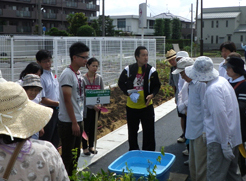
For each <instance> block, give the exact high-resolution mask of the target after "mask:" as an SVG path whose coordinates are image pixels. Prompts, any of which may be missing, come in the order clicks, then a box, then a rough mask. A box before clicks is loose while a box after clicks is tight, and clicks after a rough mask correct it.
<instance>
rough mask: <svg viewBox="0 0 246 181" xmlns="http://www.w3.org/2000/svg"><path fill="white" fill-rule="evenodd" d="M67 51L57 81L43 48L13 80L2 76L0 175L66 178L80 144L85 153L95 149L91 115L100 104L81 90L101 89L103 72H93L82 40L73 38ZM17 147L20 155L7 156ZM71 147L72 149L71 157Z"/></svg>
mask: <svg viewBox="0 0 246 181" xmlns="http://www.w3.org/2000/svg"><path fill="white" fill-rule="evenodd" d="M69 53H70V58H71V64H70V65H69V66H68V67H66V68H65V69H64V70H63V72H62V73H61V75H60V77H59V80H58V78H57V76H56V75H54V74H53V73H52V70H51V64H52V55H51V52H49V51H47V50H39V51H38V52H37V53H36V60H37V62H31V63H30V64H28V65H27V66H26V68H25V69H24V70H23V71H22V72H21V74H20V79H19V80H18V81H17V82H15V83H14V82H7V81H5V80H4V79H3V78H1V80H0V81H1V83H0V86H1V87H0V92H1V94H0V104H2V105H1V107H0V120H1V125H2V126H1V127H0V152H1V155H2V156H3V159H1V161H0V165H1V168H2V169H3V171H2V172H1V173H0V177H3V178H5V179H8V178H9V179H10V180H19V179H21V180H32V179H33V180H34V179H37V180H69V179H68V176H72V174H73V171H74V170H76V169H77V162H78V159H79V156H80V150H81V143H82V146H83V154H84V155H85V156H89V155H90V154H96V153H97V150H96V149H95V148H94V145H93V143H94V131H95V115H100V114H96V112H100V108H101V105H99V104H97V105H87V104H86V99H85V92H86V90H92V89H93V90H96V89H104V85H103V80H102V77H101V76H100V75H99V74H97V73H96V72H97V69H98V66H99V61H98V60H97V59H96V58H90V59H89V57H88V55H89V48H88V47H87V46H86V45H85V44H84V43H82V42H75V43H73V44H72V45H71V46H70V48H69ZM85 66H86V68H87V69H88V72H87V73H86V74H84V75H82V74H81V72H80V71H79V69H80V68H81V67H85ZM13 90H14V91H13ZM82 122H83V124H82ZM23 127H24V128H23ZM22 129H23V130H22ZM83 131H85V133H86V135H87V136H86V137H85V139H82V132H83ZM29 138H32V139H29ZM20 143H22V144H20ZM18 145H20V146H18ZM59 146H61V152H62V153H61V156H60V154H59V152H58V150H57V149H58V147H59ZM17 149H19V150H18V152H17V155H18V153H20V154H21V156H20V158H19V156H18V157H17V159H13V157H12V158H11V153H13V155H14V152H15V151H16V150H17ZM73 151H77V156H76V157H74V155H73ZM9 153H10V154H9ZM10 158H11V159H13V160H10ZM11 163H13V165H12V167H11V168H10V169H12V171H11V174H10V173H7V172H6V173H4V171H5V166H6V167H7V165H11ZM30 168H33V169H30ZM23 169H24V170H25V171H24V172H23ZM13 170H14V172H15V173H13ZM6 176H7V177H6Z"/></svg>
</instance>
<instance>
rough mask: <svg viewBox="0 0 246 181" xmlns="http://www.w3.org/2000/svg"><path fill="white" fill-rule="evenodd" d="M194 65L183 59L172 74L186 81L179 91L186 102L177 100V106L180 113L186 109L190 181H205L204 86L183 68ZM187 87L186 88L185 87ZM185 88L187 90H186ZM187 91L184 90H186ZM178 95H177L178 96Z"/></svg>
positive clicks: (187, 58) (190, 60)
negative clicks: (178, 75)
mask: <svg viewBox="0 0 246 181" xmlns="http://www.w3.org/2000/svg"><path fill="white" fill-rule="evenodd" d="M193 64H194V60H193V59H191V58H189V57H184V58H182V59H181V60H179V61H178V62H177V69H176V70H175V71H174V72H172V73H173V74H178V73H180V75H181V76H182V78H183V79H184V80H185V81H186V82H185V83H184V86H183V88H182V89H181V92H180V93H182V96H181V97H182V98H183V97H186V100H185V99H183V100H182V101H181V100H180V97H179V100H178V102H179V103H180V102H183V105H182V104H178V108H179V110H180V111H181V110H182V107H186V108H187V124H186V130H185V137H186V138H187V139H189V153H190V154H189V169H190V177H191V180H196V181H206V179H207V178H206V174H207V173H206V172H207V164H206V162H207V160H206V159H207V147H206V144H205V143H204V142H203V137H202V135H203V129H204V126H203V119H204V118H203V112H204V108H203V100H204V94H205V90H206V84H205V83H203V82H199V81H197V80H192V79H191V78H190V77H188V76H187V75H186V73H185V68H186V67H189V66H191V65H193ZM186 85H188V86H186ZM186 87H187V88H186ZM185 88H186V89H187V90H186V89H185ZM180 93H179V94H180Z"/></svg>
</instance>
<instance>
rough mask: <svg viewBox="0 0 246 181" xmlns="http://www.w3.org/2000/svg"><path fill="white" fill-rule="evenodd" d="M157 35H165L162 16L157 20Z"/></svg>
mask: <svg viewBox="0 0 246 181" xmlns="http://www.w3.org/2000/svg"><path fill="white" fill-rule="evenodd" d="M154 29H155V33H154V35H155V36H164V20H163V19H162V18H159V19H156V20H155V25H154Z"/></svg>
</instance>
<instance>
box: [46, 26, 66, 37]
mask: <svg viewBox="0 0 246 181" xmlns="http://www.w3.org/2000/svg"><path fill="white" fill-rule="evenodd" d="M46 34H47V35H50V36H68V33H67V32H66V31H64V30H58V29H57V28H55V27H53V28H51V29H50V30H49V31H48V32H47V33H46Z"/></svg>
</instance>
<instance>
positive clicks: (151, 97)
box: [145, 94, 154, 106]
mask: <svg viewBox="0 0 246 181" xmlns="http://www.w3.org/2000/svg"><path fill="white" fill-rule="evenodd" d="M153 97H154V95H153V94H150V95H148V96H147V97H146V99H147V102H146V104H145V105H146V106H148V105H149V103H150V101H151V99H153Z"/></svg>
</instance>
